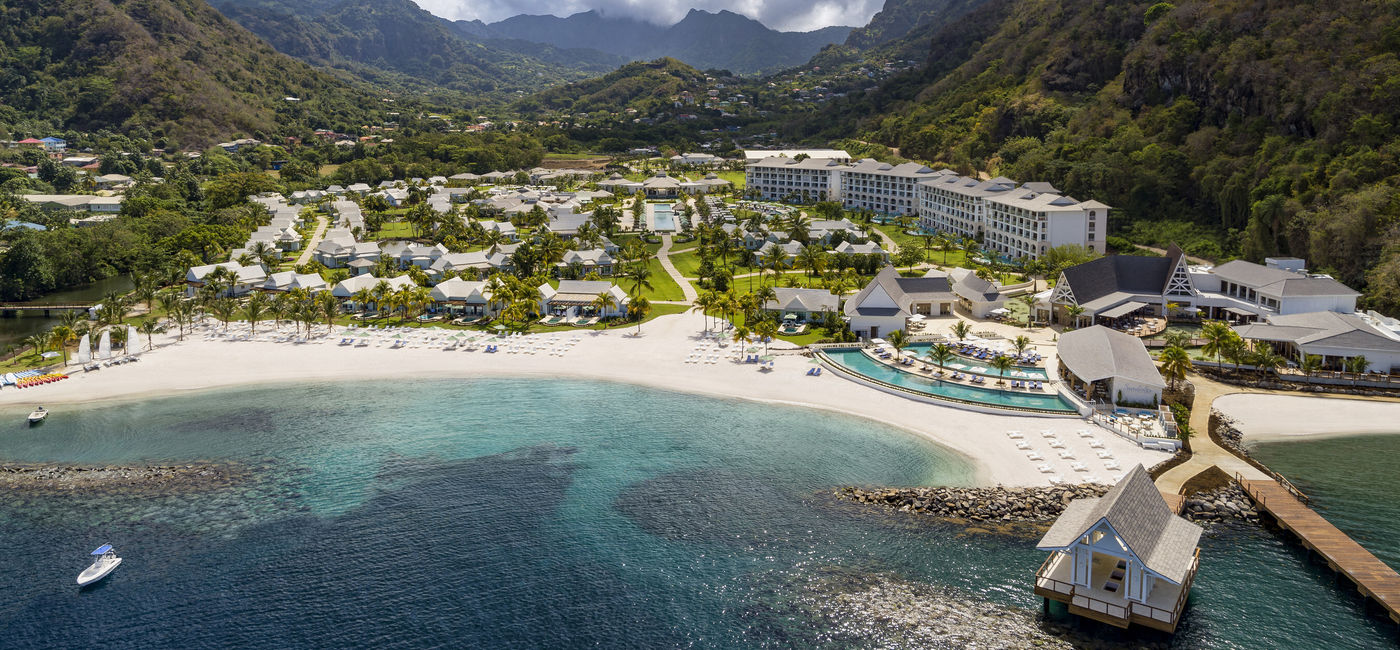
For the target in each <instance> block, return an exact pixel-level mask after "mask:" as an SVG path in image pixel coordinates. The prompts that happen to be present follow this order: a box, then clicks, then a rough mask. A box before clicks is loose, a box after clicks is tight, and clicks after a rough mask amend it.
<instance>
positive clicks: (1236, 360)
mask: <svg viewBox="0 0 1400 650" xmlns="http://www.w3.org/2000/svg"><path fill="white" fill-rule="evenodd" d="M1224 348H1225V349H1224V350H1223V351H1222V353H1223V354H1224V356H1225V358H1226V359H1229V360H1230V363H1233V364H1235V367H1234V369H1233V370H1234V372H1238V371H1239V369H1240V365H1242V364H1243V363H1244V362H1245V361H1247V360H1248V359H1249V355H1250V349H1249V346H1248V345H1246V344H1245V342H1244V339H1242V338H1240V335H1239V334H1236V333H1235V331H1234V330H1230V335H1229V336H1226V337H1225V343H1224ZM1204 349H1205V348H1202V350H1204ZM1217 363H1218V362H1217Z"/></svg>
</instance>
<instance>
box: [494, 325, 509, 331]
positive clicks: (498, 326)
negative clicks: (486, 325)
mask: <svg viewBox="0 0 1400 650" xmlns="http://www.w3.org/2000/svg"><path fill="white" fill-rule="evenodd" d="M505 328H506V326H505V325H502V324H500V323H496V325H495V327H493V328H492V329H494V330H496V331H498V332H499V331H500V330H503V329H505Z"/></svg>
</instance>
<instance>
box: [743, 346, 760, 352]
mask: <svg viewBox="0 0 1400 650" xmlns="http://www.w3.org/2000/svg"><path fill="white" fill-rule="evenodd" d="M744 351H745V352H758V348H756V347H753V348H749V349H747V350H744Z"/></svg>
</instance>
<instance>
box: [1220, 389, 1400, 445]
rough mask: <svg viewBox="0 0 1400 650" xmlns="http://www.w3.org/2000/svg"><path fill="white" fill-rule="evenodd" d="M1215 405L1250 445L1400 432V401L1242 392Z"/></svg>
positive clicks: (1224, 398)
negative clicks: (1263, 442)
mask: <svg viewBox="0 0 1400 650" xmlns="http://www.w3.org/2000/svg"><path fill="white" fill-rule="evenodd" d="M1213 406H1214V408H1215V409H1217V410H1219V411H1220V412H1221V413H1223V414H1225V415H1227V416H1229V417H1230V418H1232V419H1234V420H1235V422H1236V425H1237V426H1238V427H1239V429H1240V432H1241V433H1243V434H1244V438H1245V441H1247V442H1254V441H1259V442H1262V441H1277V440H1300V439H1313V438H1319V437H1330V436H1345V435H1367V434H1378V433H1400V402H1382V401H1373V400H1364V399H1346V398H1341V397H1308V396H1303V395H1262V394H1251V393H1238V394H1234V395H1225V396H1223V397H1220V398H1217V399H1216V400H1215V403H1214V405H1213Z"/></svg>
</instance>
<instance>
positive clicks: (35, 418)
mask: <svg viewBox="0 0 1400 650" xmlns="http://www.w3.org/2000/svg"><path fill="white" fill-rule="evenodd" d="M46 417H49V410H48V409H46V408H44V407H42V406H40V407H39V408H36V409H34V410H33V411H30V412H29V426H31V427H32V426H34V425H36V424H39V423H40V422H43V421H44V418H46Z"/></svg>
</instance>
